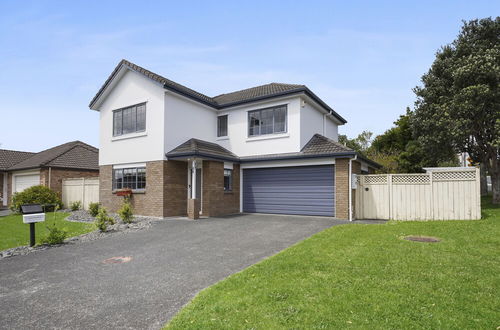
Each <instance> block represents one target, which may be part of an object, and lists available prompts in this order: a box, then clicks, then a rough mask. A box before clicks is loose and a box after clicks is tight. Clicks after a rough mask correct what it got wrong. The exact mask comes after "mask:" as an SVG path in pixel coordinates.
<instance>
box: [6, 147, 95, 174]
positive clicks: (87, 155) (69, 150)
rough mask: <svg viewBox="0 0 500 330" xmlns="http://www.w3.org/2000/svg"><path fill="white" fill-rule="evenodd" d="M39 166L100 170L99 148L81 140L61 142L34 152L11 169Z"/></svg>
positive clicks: (10, 168)
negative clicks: (55, 145)
mask: <svg viewBox="0 0 500 330" xmlns="http://www.w3.org/2000/svg"><path fill="white" fill-rule="evenodd" d="M38 167H59V168H72V169H81V170H99V149H97V148H94V147H93V146H91V145H88V144H86V143H83V142H81V141H73V142H68V143H65V144H61V145H59V146H57V147H53V148H50V149H47V150H43V151H40V152H39V153H36V154H33V155H32V156H31V157H29V158H27V159H25V160H23V161H21V162H19V163H17V164H15V165H13V166H11V167H9V168H8V170H9V171H13V170H24V169H30V168H38Z"/></svg>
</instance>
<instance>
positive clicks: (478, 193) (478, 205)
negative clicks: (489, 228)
mask: <svg viewBox="0 0 500 330" xmlns="http://www.w3.org/2000/svg"><path fill="white" fill-rule="evenodd" d="M480 176H481V173H480V170H479V167H476V198H477V203H476V219H478V220H479V219H481V177H480Z"/></svg>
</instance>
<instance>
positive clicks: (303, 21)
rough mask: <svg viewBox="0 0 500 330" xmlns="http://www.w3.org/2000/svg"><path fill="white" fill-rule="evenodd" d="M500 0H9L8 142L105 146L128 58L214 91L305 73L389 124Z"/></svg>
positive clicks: (5, 66) (3, 40) (360, 114)
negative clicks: (462, 35)
mask: <svg viewBox="0 0 500 330" xmlns="http://www.w3.org/2000/svg"><path fill="white" fill-rule="evenodd" d="M499 14H500V1H477V0H474V1H471V0H468V1H392V2H388V1H345V0H343V1H324V2H322V1H295V2H294V1H270V0H266V1H255V0H254V1H235V0H232V1H213V2H209V1H157V2H154V1H136V2H132V1H130V2H129V1H80V2H78V1H60V2H58V1H26V0H23V1H9V0H0V45H1V47H0V97H1V99H2V102H1V103H0V143H1V144H2V145H1V147H0V148H3V149H15V150H25V151H40V150H43V149H45V148H49V147H52V146H55V145H57V144H61V143H64V142H68V141H72V140H81V141H84V142H87V143H90V144H92V145H95V146H98V113H96V112H94V111H91V110H89V108H88V104H89V101H90V100H91V99H92V97H93V96H94V95H95V93H96V92H97V90H98V89H99V88H100V86H101V85H102V84H103V83H104V81H105V79H106V78H107V77H108V75H109V74H110V73H111V71H112V70H113V68H114V67H115V66H116V64H117V63H118V62H119V61H120V60H121V59H122V58H125V59H128V60H130V61H132V62H135V63H136V64H138V65H140V66H143V67H145V68H147V69H149V70H151V71H153V72H156V73H158V74H160V75H163V76H165V77H167V78H169V79H172V80H174V81H176V82H179V83H181V84H184V85H186V86H188V87H190V88H193V89H195V90H197V91H199V92H202V93H204V94H207V95H209V96H214V95H217V94H221V93H226V92H230V91H235V90H238V89H243V88H248V87H252V86H256V85H260V84H266V83H269V82H285V83H297V84H306V85H307V86H308V87H309V88H310V89H311V90H312V91H313V92H315V93H316V94H317V95H318V96H320V97H321V98H322V99H323V100H324V101H326V102H327V103H328V104H329V105H330V106H332V107H333V108H334V109H335V110H336V111H337V112H338V113H339V114H340V115H342V116H343V117H344V118H346V119H347V121H348V123H347V124H346V125H344V126H342V127H341V128H340V132H341V133H343V134H347V135H349V136H355V135H357V134H358V133H360V132H361V131H363V130H370V131H372V132H374V133H375V134H380V133H382V132H384V131H385V130H386V129H388V128H389V127H390V126H391V125H392V122H393V121H394V120H396V119H397V118H398V116H399V115H400V114H402V113H403V112H404V111H405V107H406V106H413V102H414V101H415V96H414V94H413V92H412V88H413V87H414V86H416V85H417V84H419V81H420V77H421V75H422V74H423V73H425V72H426V71H427V70H428V68H429V66H430V65H431V63H432V61H433V59H434V54H435V52H436V51H437V50H438V49H439V47H440V46H441V45H443V44H446V43H449V42H451V41H452V40H453V39H454V38H455V37H456V35H457V33H458V31H459V28H460V26H461V20H462V19H465V20H468V19H473V18H482V17H488V16H497V15H499Z"/></svg>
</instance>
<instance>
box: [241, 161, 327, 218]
mask: <svg viewBox="0 0 500 330" xmlns="http://www.w3.org/2000/svg"><path fill="white" fill-rule="evenodd" d="M314 165H335V158H312V159H294V160H275V161H261V162H248V163H243V164H241V166H240V212H243V170H246V169H251V168H271V167H294V166H314ZM335 170H336V169H335Z"/></svg>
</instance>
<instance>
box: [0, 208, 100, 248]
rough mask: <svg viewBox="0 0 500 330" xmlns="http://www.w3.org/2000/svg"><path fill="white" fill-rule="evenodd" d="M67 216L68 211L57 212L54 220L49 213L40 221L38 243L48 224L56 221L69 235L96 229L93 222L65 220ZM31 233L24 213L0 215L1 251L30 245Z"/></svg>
mask: <svg viewBox="0 0 500 330" xmlns="http://www.w3.org/2000/svg"><path fill="white" fill-rule="evenodd" d="M67 216H68V213H61V212H57V213H56V218H55V220H54V213H52V212H50V213H47V214H46V218H45V222H39V223H37V224H36V225H35V232H36V243H37V244H40V241H41V239H42V238H43V237H44V236H46V235H47V233H48V231H47V228H46V226H48V225H52V224H54V221H55V223H56V225H57V227H58V228H62V229H64V230H66V232H67V233H68V237H72V236H77V235H81V234H85V233H88V232H91V231H92V230H94V229H95V226H94V225H93V224H88V223H80V222H70V221H66V220H64V219H65V218H66V217H67ZM29 235H30V227H29V225H28V224H25V223H23V216H22V215H8V216H5V217H0V251H1V250H5V249H9V248H13V247H16V246H21V245H29V239H30V238H29V237H30V236H29Z"/></svg>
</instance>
